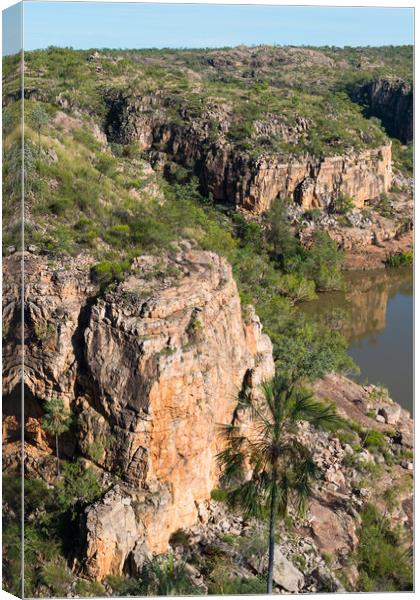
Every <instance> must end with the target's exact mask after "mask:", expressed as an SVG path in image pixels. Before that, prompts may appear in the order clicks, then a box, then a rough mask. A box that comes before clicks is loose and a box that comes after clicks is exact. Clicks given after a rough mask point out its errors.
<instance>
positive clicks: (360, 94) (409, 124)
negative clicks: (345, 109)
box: [351, 79, 413, 144]
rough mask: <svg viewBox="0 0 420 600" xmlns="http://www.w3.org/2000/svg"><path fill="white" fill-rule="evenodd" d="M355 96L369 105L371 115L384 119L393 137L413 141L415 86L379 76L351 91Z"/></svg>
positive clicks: (367, 108)
mask: <svg viewBox="0 0 420 600" xmlns="http://www.w3.org/2000/svg"><path fill="white" fill-rule="evenodd" d="M351 96H352V99H353V100H354V101H356V102H359V103H360V104H363V105H364V106H366V113H367V116H375V117H378V118H379V119H381V121H382V123H383V125H384V127H385V129H386V130H387V132H388V134H389V135H390V136H391V137H396V138H398V139H399V140H401V142H403V144H407V143H408V142H412V141H413V86H412V84H409V83H406V82H405V81H402V80H401V79H396V80H390V79H377V80H374V81H370V82H369V83H366V84H365V85H362V86H359V87H357V88H355V89H353V90H351Z"/></svg>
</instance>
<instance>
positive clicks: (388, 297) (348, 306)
mask: <svg viewBox="0 0 420 600" xmlns="http://www.w3.org/2000/svg"><path fill="white" fill-rule="evenodd" d="M301 306H302V310H303V311H304V312H306V313H307V314H310V315H312V316H314V317H317V318H322V319H323V320H326V321H327V322H328V323H330V325H331V327H336V328H338V329H340V330H341V331H342V333H343V334H344V335H345V336H346V338H347V339H348V341H349V354H350V355H351V356H352V358H353V359H354V361H355V362H356V363H357V364H358V365H359V367H360V371H361V372H360V375H358V376H354V378H355V379H356V380H358V381H366V380H368V381H369V382H370V383H375V384H377V383H380V384H383V385H385V386H386V387H387V388H388V390H389V392H390V395H391V397H392V398H393V399H394V400H395V401H396V402H398V403H399V404H401V405H402V406H403V407H404V408H407V409H408V410H410V412H412V409H413V325H414V324H413V273H412V270H411V269H381V270H378V271H363V272H351V273H348V274H346V291H345V292H330V293H325V294H320V295H319V299H318V300H316V301H314V302H307V303H304V304H302V305H301Z"/></svg>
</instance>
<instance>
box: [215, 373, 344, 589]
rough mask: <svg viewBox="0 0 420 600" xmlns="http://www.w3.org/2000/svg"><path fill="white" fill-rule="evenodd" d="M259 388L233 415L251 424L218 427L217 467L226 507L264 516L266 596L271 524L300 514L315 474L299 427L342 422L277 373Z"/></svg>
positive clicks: (269, 576) (244, 397)
mask: <svg viewBox="0 0 420 600" xmlns="http://www.w3.org/2000/svg"><path fill="white" fill-rule="evenodd" d="M262 389H263V399H262V400H260V401H258V400H256V399H255V397H254V396H253V395H251V394H249V393H248V392H245V393H243V394H241V396H240V398H239V404H238V410H240V409H242V410H243V411H246V412H248V413H249V414H250V417H251V420H250V423H249V425H248V426H246V427H245V426H242V427H240V426H239V425H238V424H237V421H236V419H234V421H233V423H232V424H230V425H227V426H225V427H223V436H224V439H225V442H226V446H225V448H224V450H222V451H221V452H220V453H219V454H218V462H219V465H220V466H221V469H222V481H223V483H224V484H225V485H227V486H228V490H227V500H228V502H229V503H230V505H231V506H232V507H235V506H236V507H241V508H242V509H243V510H244V511H245V514H247V516H256V517H260V518H261V517H264V516H267V515H268V517H269V542H268V574H267V593H268V594H271V593H272V590H273V568H274V535H275V527H276V521H277V519H278V518H280V519H284V518H285V517H286V516H287V514H288V509H289V506H291V505H292V506H293V507H294V508H295V510H296V511H297V514H298V515H299V516H302V515H304V513H305V512H306V505H307V500H308V497H309V496H310V494H311V482H312V480H313V479H314V478H315V477H316V476H317V473H318V468H317V467H316V465H315V463H314V462H313V460H312V454H311V451H310V450H309V448H307V447H306V446H305V445H304V444H302V443H301V442H300V440H299V437H298V427H297V426H298V423H299V422H300V421H307V422H309V423H311V424H312V425H315V426H318V427H321V426H325V427H326V426H339V425H340V424H341V419H340V418H339V417H338V416H337V415H336V412H335V408H334V407H333V406H332V405H329V404H323V403H321V402H319V401H318V400H316V399H314V397H313V395H312V392H311V391H308V390H306V389H304V388H298V387H296V386H293V385H292V386H291V385H290V384H289V382H288V381H287V380H286V379H285V378H284V377H283V376H281V375H279V374H276V376H275V377H274V378H273V379H272V380H271V381H269V382H267V383H265V384H264V385H263V386H262Z"/></svg>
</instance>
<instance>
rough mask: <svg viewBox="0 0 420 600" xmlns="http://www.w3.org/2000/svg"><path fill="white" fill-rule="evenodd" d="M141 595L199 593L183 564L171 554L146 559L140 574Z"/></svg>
mask: <svg viewBox="0 0 420 600" xmlns="http://www.w3.org/2000/svg"><path fill="white" fill-rule="evenodd" d="M140 580H141V583H142V585H141V589H142V595H143V594H146V595H148V596H152V595H153V596H155V595H157V596H185V595H197V594H200V589H199V588H197V587H196V586H194V585H193V584H192V582H191V580H190V577H189V575H188V572H187V569H186V567H185V564H184V563H183V562H181V561H178V560H176V559H175V557H174V556H173V555H172V554H168V555H166V556H159V557H156V558H154V559H153V560H151V561H147V562H146V563H145V564H144V566H143V568H142V571H141V574H140Z"/></svg>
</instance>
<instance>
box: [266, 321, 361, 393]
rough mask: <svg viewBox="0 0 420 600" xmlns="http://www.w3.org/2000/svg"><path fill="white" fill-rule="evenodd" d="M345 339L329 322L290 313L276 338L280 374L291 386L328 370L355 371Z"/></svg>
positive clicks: (320, 376)
mask: <svg viewBox="0 0 420 600" xmlns="http://www.w3.org/2000/svg"><path fill="white" fill-rule="evenodd" d="M347 347H348V342H347V340H346V338H345V337H344V336H343V335H342V334H341V333H339V332H338V331H335V330H334V329H333V328H332V327H331V325H330V324H329V325H328V326H325V325H323V324H322V323H317V322H313V321H309V320H308V319H307V318H305V317H304V316H293V317H292V318H290V319H288V320H287V322H286V323H285V324H284V326H283V327H282V331H281V333H279V334H277V336H276V338H275V350H274V358H275V362H276V365H277V369H278V371H279V373H280V374H281V375H282V376H283V377H284V379H285V381H286V382H287V385H288V386H289V387H293V386H296V385H300V384H302V383H306V382H308V383H309V382H312V381H315V380H316V379H321V378H322V377H325V375H326V374H327V373H333V372H346V371H357V370H358V367H357V366H356V365H355V363H354V362H353V360H352V359H351V357H350V356H349V355H348V354H347Z"/></svg>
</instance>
